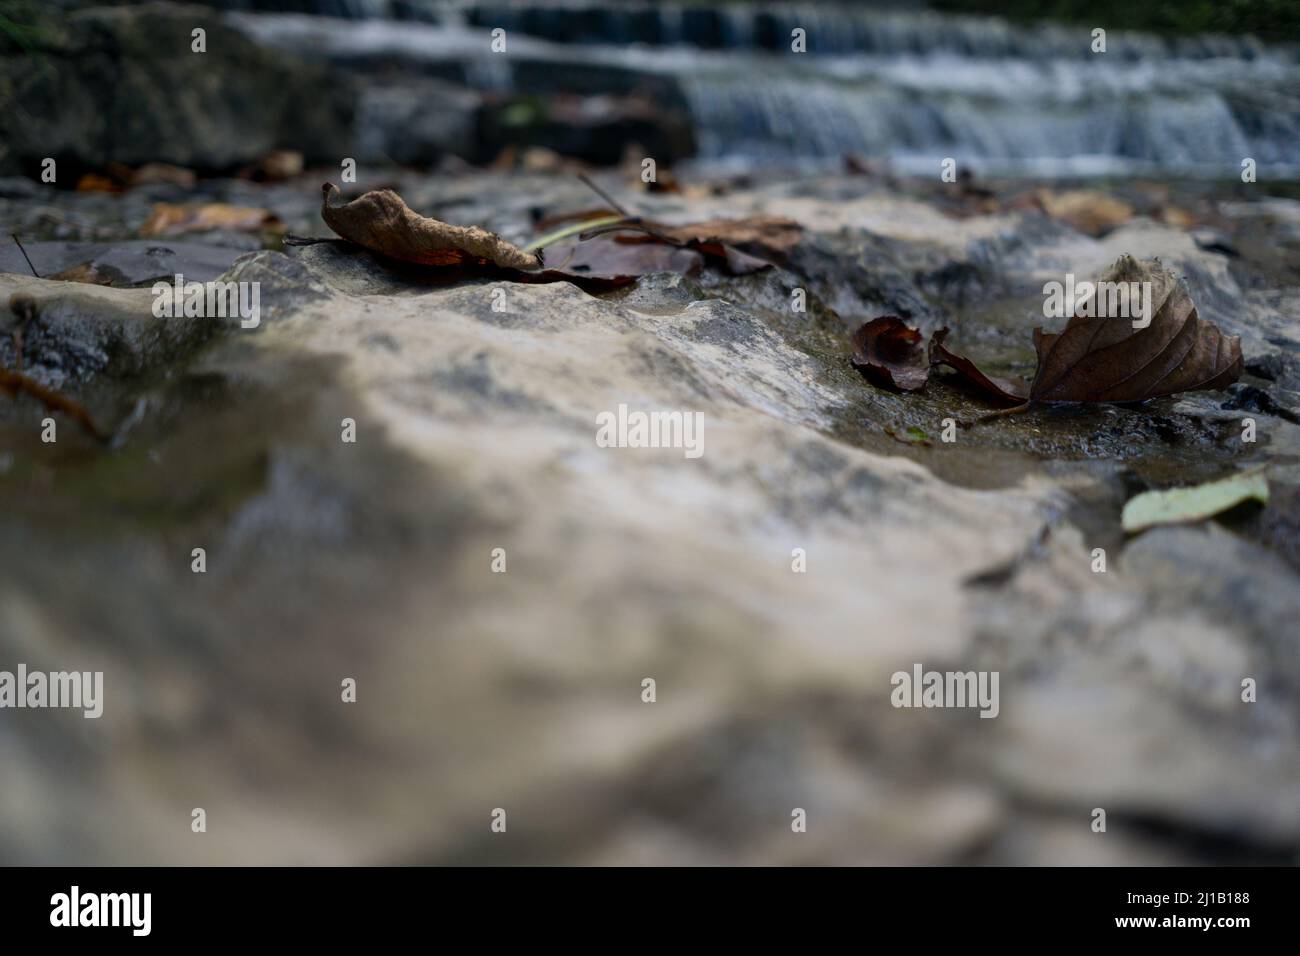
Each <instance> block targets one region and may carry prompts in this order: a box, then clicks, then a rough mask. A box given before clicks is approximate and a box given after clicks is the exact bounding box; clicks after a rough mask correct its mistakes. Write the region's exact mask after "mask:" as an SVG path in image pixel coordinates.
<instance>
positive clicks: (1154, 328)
mask: <svg viewBox="0 0 1300 956" xmlns="http://www.w3.org/2000/svg"><path fill="white" fill-rule="evenodd" d="M1099 281H1101V282H1138V283H1142V282H1149V283H1150V292H1151V297H1150V302H1149V307H1150V310H1151V311H1150V313H1149V322H1148V324H1147V325H1146V326H1145V327H1144V328H1134V326H1133V319H1131V318H1127V317H1117V316H1084V315H1078V314H1076V315H1075V316H1074V317H1072V318H1071V319H1070V321H1069V322H1068V323H1067V324H1066V326H1065V328H1064V329H1062V330H1061V331H1060V332H1044V331H1043V330H1042V329H1041V328H1037V329H1034V348H1035V350H1036V352H1037V354H1038V365H1037V369H1036V370H1035V373H1034V379H1033V382H1032V383H1031V384H1030V386H1029V388H1028V389H1024V388H1023V387H1022V386H1020V385H1018V384H1017V383H1015V382H1010V381H1008V380H1005V379H1000V378H995V377H993V376H990V375H986V374H985V373H984V372H982V371H981V370H980V369H979V367H978V366H976V365H975V363H974V362H972V361H971V360H970V359H968V358H966V357H965V356H962V355H959V354H957V353H955V352H953V351H951V350H950V349H948V348H947V346H946V345H945V344H944V341H945V339H946V337H947V335H948V330H947V329H946V328H945V329H939V330H938V331H936V332H935V333H934V335H933V336H932V337H931V341H930V363H931V364H933V365H947V366H949V367H950V368H952V369H954V370H955V371H956V372H957V373H958V374H959V375H960V377H961V379H962V380H963V381H964V382H966V383H967V384H969V385H971V386H973V387H975V388H976V389H978V390H980V391H982V392H984V393H985V394H987V395H989V396H990V397H992V398H996V399H998V400H999V401H1003V402H1019V403H1021V404H1020V405H1018V406H1016V407H1015V408H1013V409H1009V410H1008V411H1010V412H1015V411H1021V410H1023V409H1025V408H1028V407H1029V406H1031V405H1034V404H1046V405H1052V404H1068V403H1075V402H1121V403H1123V402H1141V401H1146V400H1147V399H1150V398H1158V397H1160V396H1162V395H1172V394H1174V393H1176V392H1191V391H1197V390H1201V389H1210V390H1216V389H1223V388H1226V387H1227V386H1229V385H1231V384H1232V383H1233V382H1235V381H1236V380H1237V379H1238V378H1239V377H1240V376H1241V371H1242V357H1241V340H1240V339H1239V338H1238V337H1237V336H1226V335H1224V334H1223V333H1222V332H1220V331H1219V329H1218V328H1217V327H1216V326H1215V325H1214V323H1212V322H1210V321H1208V320H1206V319H1202V318H1201V317H1200V316H1199V315H1197V312H1196V307H1195V305H1193V304H1192V300H1191V296H1189V295H1188V293H1187V289H1186V287H1185V286H1184V284H1183V283H1182V282H1179V281H1178V280H1177V279H1176V278H1175V277H1174V276H1173V274H1172V273H1170V272H1169V270H1168V269H1166V268H1165V267H1164V266H1163V265H1161V264H1160V262H1159V261H1158V260H1152V261H1150V262H1138V261H1137V260H1135V259H1133V258H1132V257H1131V256H1121V257H1120V258H1119V260H1118V261H1117V262H1116V263H1115V265H1113V266H1112V267H1111V268H1110V269H1109V270H1107V271H1106V272H1105V273H1104V274H1103V275H1102V276H1101V278H1100V280H1099ZM1076 311H1077V310H1076ZM895 321H898V322H900V324H901V320H895ZM868 325H870V323H868ZM904 328H906V326H904ZM865 329H866V326H864V327H863V329H859V330H858V332H857V333H856V334H855V336H854V348H855V357H854V364H861V363H860V362H859V361H858V357H857V356H858V354H859V353H860V352H861V342H860V337H861V336H862V335H863V334H864V330H865ZM907 331H908V332H909V333H910V334H911V335H912V336H916V337H917V338H919V333H917V332H915V330H911V329H908V330H907ZM894 334H899V333H897V332H895V333H894ZM922 384H924V383H922ZM915 387H916V388H919V387H920V385H917V386H915ZM913 390H914V389H913ZM998 414H1005V413H998Z"/></svg>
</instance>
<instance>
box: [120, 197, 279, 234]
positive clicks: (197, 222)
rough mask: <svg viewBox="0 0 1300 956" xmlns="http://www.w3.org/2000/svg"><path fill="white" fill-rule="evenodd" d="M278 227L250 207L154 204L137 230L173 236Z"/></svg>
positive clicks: (264, 213) (272, 219) (264, 212)
mask: <svg viewBox="0 0 1300 956" xmlns="http://www.w3.org/2000/svg"><path fill="white" fill-rule="evenodd" d="M278 225H279V220H278V219H276V218H275V216H273V215H272V214H271V213H270V212H268V211H267V210H265V209H258V208H256V207H253V206H232V205H229V204H228V203H221V202H214V203H180V204H177V203H166V202H158V203H154V205H153V212H152V213H151V214H150V215H149V219H148V220H147V221H146V222H145V224H144V225H143V226H141V227H140V235H142V236H175V235H180V234H181V233H186V232H206V231H209V230H213V229H226V230H230V231H232V232H256V231H258V230H260V229H263V228H270V227H275V226H278Z"/></svg>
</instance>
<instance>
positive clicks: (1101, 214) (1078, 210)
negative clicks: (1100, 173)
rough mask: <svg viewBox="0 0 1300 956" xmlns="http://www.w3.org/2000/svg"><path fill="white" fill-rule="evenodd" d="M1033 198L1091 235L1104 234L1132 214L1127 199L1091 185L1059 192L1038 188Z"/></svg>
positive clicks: (1125, 220) (1046, 210)
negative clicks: (1111, 194) (1094, 188)
mask: <svg viewBox="0 0 1300 956" xmlns="http://www.w3.org/2000/svg"><path fill="white" fill-rule="evenodd" d="M1035 198H1037V200H1038V203H1039V205H1041V206H1042V208H1043V211H1044V212H1045V213H1047V214H1048V215H1049V216H1051V217H1052V218H1053V219H1060V220H1061V221H1062V222H1067V223H1069V224H1070V225H1072V226H1074V228H1076V229H1078V230H1079V231H1080V232H1085V233H1087V234H1088V235H1090V236H1100V235H1103V234H1105V233H1107V232H1110V231H1111V230H1112V229H1114V228H1115V227H1116V226H1120V225H1123V224H1124V223H1126V222H1128V221H1129V220H1130V219H1132V218H1133V207H1132V206H1130V205H1129V204H1128V203H1126V202H1124V201H1123V200H1121V199H1116V198H1115V197H1114V196H1109V195H1107V194H1106V193H1103V192H1098V191H1097V190H1093V189H1072V190H1068V191H1066V192H1059V193H1057V192H1052V191H1051V190H1048V189H1040V190H1038V192H1037V193H1036V194H1035Z"/></svg>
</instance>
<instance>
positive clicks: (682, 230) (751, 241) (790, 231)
mask: <svg viewBox="0 0 1300 956" xmlns="http://www.w3.org/2000/svg"><path fill="white" fill-rule="evenodd" d="M656 228H657V229H659V231H661V232H663V233H664V234H665V235H668V236H671V237H672V238H674V239H677V240H680V241H682V242H688V243H691V242H693V243H715V242H717V243H724V244H726V245H728V246H732V247H734V248H736V249H740V250H741V251H743V252H748V253H750V254H752V255H756V256H768V257H771V258H773V259H777V260H784V259H785V258H786V257H787V256H789V254H790V253H791V251H793V250H794V247H795V246H797V245H798V244H799V240H800V239H802V238H803V226H801V225H799V223H797V222H795V221H794V220H793V219H787V218H785V217H784V216H749V217H747V218H744V219H707V220H705V221H703V222H692V223H688V224H687V225H685V226H656Z"/></svg>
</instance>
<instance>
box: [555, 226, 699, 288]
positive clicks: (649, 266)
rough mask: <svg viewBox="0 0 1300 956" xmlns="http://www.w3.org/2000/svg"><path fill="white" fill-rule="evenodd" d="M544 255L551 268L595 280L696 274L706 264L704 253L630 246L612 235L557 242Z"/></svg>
mask: <svg viewBox="0 0 1300 956" xmlns="http://www.w3.org/2000/svg"><path fill="white" fill-rule="evenodd" d="M543 256H544V259H545V261H546V265H547V267H548V268H550V269H558V270H560V271H561V272H565V273H572V274H578V275H582V276H587V277H593V278H613V277H616V276H634V277H635V276H643V275H649V274H650V273H653V272H676V273H678V274H679V275H695V274H696V273H698V272H699V271H700V269H701V268H702V267H703V265H704V254H703V253H701V252H698V251H696V250H694V249H689V248H685V247H682V246H674V245H663V244H660V243H638V244H636V245H627V244H625V243H621V242H617V241H615V239H614V238H613V237H610V236H597V237H595V238H592V239H586V240H583V241H579V240H577V239H576V238H575V239H572V240H568V241H565V242H557V243H555V244H554V245H550V246H547V247H546V249H545V251H544V252H543Z"/></svg>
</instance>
